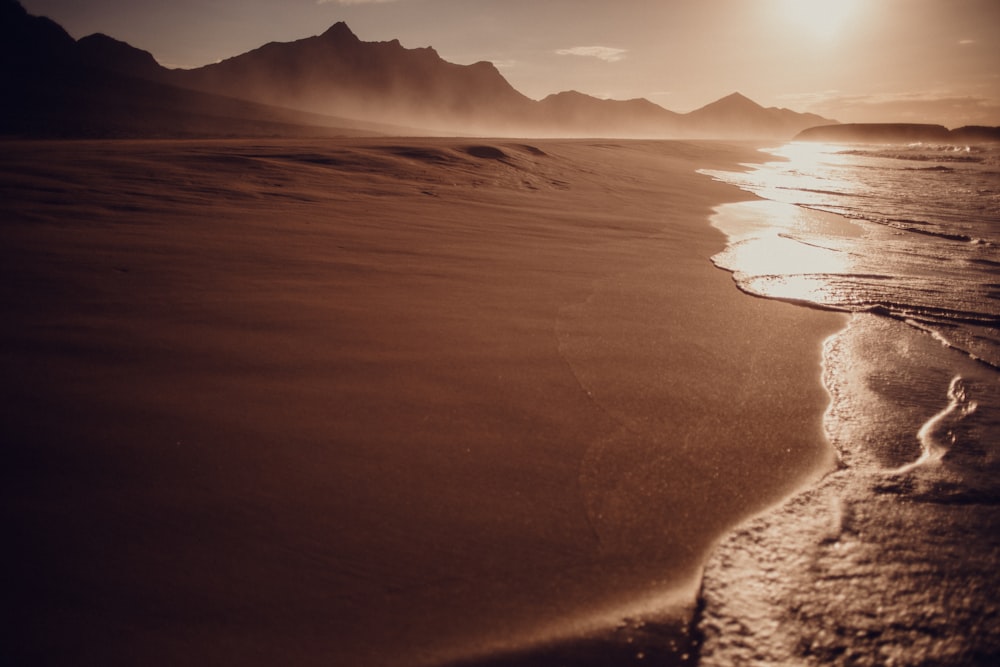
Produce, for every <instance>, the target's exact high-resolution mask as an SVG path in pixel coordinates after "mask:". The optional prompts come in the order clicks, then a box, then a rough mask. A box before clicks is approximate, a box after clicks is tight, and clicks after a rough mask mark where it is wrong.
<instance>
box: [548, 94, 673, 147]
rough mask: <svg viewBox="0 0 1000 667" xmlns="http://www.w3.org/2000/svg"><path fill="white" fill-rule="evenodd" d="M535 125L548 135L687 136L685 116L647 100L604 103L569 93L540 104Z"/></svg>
mask: <svg viewBox="0 0 1000 667" xmlns="http://www.w3.org/2000/svg"><path fill="white" fill-rule="evenodd" d="M534 116H535V121H534V122H535V123H536V124H537V125H538V126H539V127H540V128H541V129H544V130H546V131H547V132H549V133H551V134H554V135H560V134H569V135H573V134H575V135H578V136H581V135H582V136H639V137H648V136H663V135H671V134H673V135H681V134H684V130H683V128H682V123H681V115H680V114H678V113H674V112H673V111H668V110H667V109H664V108H663V107H661V106H658V105H656V104H653V103H652V102H650V101H649V100H646V99H635V100H602V99H598V98H596V97H591V96H590V95H585V94H583V93H579V92H576V91H575V90H570V91H565V92H562V93H556V94H554V95H549V96H548V97H546V98H545V99H543V100H542V101H541V102H539V103H538V105H537V110H536V111H535V114H534Z"/></svg>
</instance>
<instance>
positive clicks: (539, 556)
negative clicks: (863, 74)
mask: <svg viewBox="0 0 1000 667" xmlns="http://www.w3.org/2000/svg"><path fill="white" fill-rule="evenodd" d="M749 155H750V148H748V147H739V146H727V145H723V144H714V143H682V142H597V141H558V142H555V141H540V142H532V143H531V145H526V144H520V143H516V142H509V141H502V142H497V141H483V140H476V141H469V140H439V139H433V140H431V139H391V140H389V139H377V140H376V139H342V140H329V141H326V140H324V141H304V140H303V141H280V140H274V141H268V140H261V141H220V142H210V141H197V142H193V141H192V142H180V141H175V142H171V141H155V142H138V141H136V142H125V141H122V142H47V143H43V142H36V143H19V142H8V143H5V144H4V145H3V151H2V153H0V217H2V220H3V227H4V231H3V233H4V243H3V249H2V250H0V253H2V262H0V277H2V280H0V303H2V307H3V311H4V317H3V322H2V324H0V340H2V343H3V344H2V346H0V349H2V351H3V352H2V360H3V361H2V364H3V366H2V370H3V377H4V378H5V380H4V383H3V394H2V401H0V404H2V406H3V407H2V412H3V420H4V424H5V431H6V435H5V441H6V442H5V447H4V457H5V463H4V466H3V470H4V473H3V474H4V479H3V485H2V488H3V503H2V507H3V508H4V510H3V512H4V523H5V525H7V526H9V527H10V532H9V536H10V538H11V539H10V540H9V542H8V543H9V544H10V545H12V546H11V547H9V548H10V549H11V551H12V553H13V554H14V561H15V567H14V568H12V569H11V570H9V572H12V573H15V575H14V577H13V580H12V581H11V582H10V583H9V585H8V590H9V591H10V592H9V594H8V597H9V604H12V605H13V606H14V608H15V609H16V610H17V618H16V622H15V627H14V636H15V637H16V638H17V639H16V640H15V641H14V642H12V643H10V644H9V645H8V646H7V647H6V648H5V651H6V652H8V653H10V654H11V657H12V658H13V659H14V664H29V663H30V664H46V663H48V664H69V663H72V664H102V665H110V664H149V665H156V664H164V665H166V664H177V663H179V662H182V661H189V660H192V659H195V658H197V661H198V662H203V663H211V664H242V665H247V664H275V663H285V664H296V665H310V664H317V665H319V664H322V665H328V664H352V665H439V664H445V663H449V662H450V663H457V662H469V661H477V660H478V661H483V662H489V661H490V660H494V661H496V660H499V661H501V662H508V663H509V662H511V661H521V662H523V663H524V664H545V663H547V662H551V661H550V660H549V658H550V657H552V656H559V657H560V660H562V662H564V663H566V664H602V662H601V661H602V660H603V658H602V657H601V656H607V655H616V656H624V657H623V658H622V659H623V660H625V659H627V660H628V661H636V662H640V661H643V660H645V661H646V664H648V663H649V662H650V661H651V660H653V659H657V660H660V661H661V662H662V663H663V664H673V663H680V662H684V661H685V656H686V658H687V659H688V660H693V659H694V658H695V655H696V652H697V646H694V645H693V644H691V643H690V641H689V639H688V638H687V636H686V635H685V632H684V630H685V628H686V623H687V621H688V620H689V619H690V617H691V614H692V613H693V608H694V605H695V600H696V594H697V591H698V588H699V585H700V572H701V567H702V564H703V562H704V560H705V559H706V557H707V555H708V552H709V550H710V548H711V546H712V545H713V543H714V542H715V541H716V540H718V539H719V538H720V536H721V535H722V534H723V533H724V532H725V531H726V530H728V529H729V528H731V527H732V526H734V525H736V524H737V523H739V522H740V521H742V520H743V519H745V518H747V517H748V516H751V515H753V514H755V513H757V512H760V511H761V510H763V509H765V508H767V507H769V506H771V505H773V504H774V503H776V502H778V501H779V500H781V499H782V498H784V497H786V496H787V495H788V494H790V493H791V492H793V491H794V490H796V489H797V488H800V487H801V486H802V485H803V484H805V483H807V482H808V481H810V480H814V479H816V478H818V477H819V476H820V475H821V474H822V473H823V472H825V471H827V470H829V469H830V466H831V465H832V453H831V450H830V449H829V447H828V445H827V444H826V442H825V439H824V436H823V433H822V412H823V410H824V408H825V407H826V404H827V401H828V397H827V394H826V392H825V391H824V389H823V388H822V386H821V384H820V382H819V379H820V343H821V341H822V340H823V339H825V338H826V337H827V336H829V335H830V334H832V333H833V332H834V331H836V330H838V329H839V328H841V326H842V325H843V323H844V320H843V318H842V317H841V316H839V315H834V314H830V313H822V312H818V311H812V310H807V309H804V308H799V307H796V306H792V305H788V304H783V303H779V302H774V301H766V300H763V299H756V298H752V297H748V296H746V295H744V294H742V293H740V292H739V291H738V290H737V289H736V287H735V286H734V285H733V283H732V281H731V279H730V276H729V275H728V274H726V273H725V272H723V271H720V270H718V269H716V268H715V267H714V266H712V264H711V262H710V261H709V258H710V257H711V256H712V255H713V254H715V253H716V252H718V251H719V250H721V249H722V247H723V244H724V237H723V236H722V234H720V233H719V232H718V231H716V230H714V229H712V228H711V227H710V226H709V224H708V217H709V215H710V213H711V208H712V206H714V205H716V204H719V203H721V202H725V201H734V200H737V199H741V198H744V197H745V195H744V194H743V193H741V192H739V191H737V190H736V189H734V188H731V187H729V186H726V185H722V184H719V183H715V182H713V181H711V180H710V179H709V178H707V177H705V176H701V175H698V174H697V173H695V170H696V169H699V168H731V167H732V166H733V165H734V164H736V163H739V162H743V161H747V160H748V158H749ZM671 639H672V640H673V641H674V647H671V645H670V640H671ZM640 645H641V646H642V647H644V648H633V647H638V646H640ZM595 656H596V657H595ZM553 659H554V658H553ZM533 661H534V662H533Z"/></svg>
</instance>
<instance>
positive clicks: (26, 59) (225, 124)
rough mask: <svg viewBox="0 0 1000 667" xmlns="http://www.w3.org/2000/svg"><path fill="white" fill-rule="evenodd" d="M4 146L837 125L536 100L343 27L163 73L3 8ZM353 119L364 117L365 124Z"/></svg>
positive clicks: (563, 96) (737, 103) (732, 110)
mask: <svg viewBox="0 0 1000 667" xmlns="http://www.w3.org/2000/svg"><path fill="white" fill-rule="evenodd" d="M0 85H2V86H3V88H4V89H5V90H6V91H8V93H9V94H7V95H5V101H3V102H0V134H3V135H8V136H9V135H20V136H248V135H252V136H272V135H274V136H290V135H291V136H332V135H352V134H353V135H358V134H410V135H418V134H429V135H491V136H499V135H505V136H514V135H517V136H604V137H650V138H671V137H701V138H728V139H762V138H766V139H789V138H791V137H792V136H794V135H795V134H797V133H798V132H800V131H801V130H804V129H806V128H808V127H812V126H816V125H829V124H831V123H834V122H835V121H831V120H829V119H825V118H822V117H820V116H817V115H814V114H803V113H797V112H794V111H790V110H787V109H778V108H773V107H772V108H764V107H762V106H760V105H758V104H756V103H755V102H753V101H752V100H750V99H748V98H746V97H744V96H743V95H740V94H739V93H733V94H732V95H729V96H727V97H724V98H722V99H720V100H718V101H716V102H713V103H712V104H709V105H707V106H705V107H702V108H701V109H698V110H696V111H692V112H690V113H686V114H680V113H675V112H673V111H669V110H667V109H664V108H663V107H660V106H658V105H656V104H654V103H652V102H650V101H648V100H645V99H634V100H605V99H599V98H596V97H592V96H589V95H585V94H583V93H579V92H575V91H567V92H561V93H558V94H554V95H550V96H548V97H546V98H544V99H542V100H533V99H531V98H529V97H527V96H525V95H523V94H521V93H520V92H518V91H517V90H515V89H514V87H513V86H511V84H510V83H509V82H508V81H507V80H506V79H505V78H504V77H503V75H502V74H501V73H500V71H499V70H498V69H497V68H496V67H495V66H494V65H493V64H492V63H489V62H478V63H475V64H472V65H457V64H454V63H450V62H447V61H445V60H444V59H442V58H441V57H440V56H439V55H438V53H437V52H436V51H435V50H434V49H432V48H417V49H409V48H405V47H403V46H402V45H401V44H400V43H399V41H398V40H393V41H390V42H365V41H362V40H360V39H359V38H358V37H357V36H356V35H355V34H354V33H353V32H352V31H351V30H350V28H349V27H348V26H347V25H346V24H345V23H336V24H334V25H333V26H332V27H331V28H329V29H328V30H327V31H326V32H324V33H323V34H321V35H318V36H315V37H309V38H306V39H301V40H297V41H294V42H286V43H278V42H272V43H269V44H265V45H263V46H261V47H259V48H257V49H254V50H252V51H249V52H247V53H244V54H241V55H238V56H235V57H232V58H229V59H226V60H223V61H221V62H218V63H215V64H211V65H207V66H205V67H200V68H196V69H189V70H184V69H168V68H165V67H163V66H161V65H160V64H159V63H157V62H156V60H155V59H154V58H153V56H152V55H151V54H150V53H148V52H146V51H143V50H141V49H139V48H136V47H134V46H132V45H130V44H127V43H125V42H121V41H118V40H116V39H113V38H112V37H109V36H107V35H103V34H94V35H90V36H87V37H84V38H82V39H80V40H74V39H73V38H72V37H71V36H70V35H69V34H68V33H67V32H66V31H65V30H64V29H63V28H62V27H61V26H59V25H58V24H57V23H55V22H54V21H51V20H50V19H48V18H44V17H36V16H31V15H29V14H28V13H27V12H26V11H25V10H24V8H23V7H22V6H21V5H20V3H18V2H16V1H15V0H0ZM358 119H364V120H363V121H362V120H358Z"/></svg>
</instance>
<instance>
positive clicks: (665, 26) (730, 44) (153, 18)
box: [22, 0, 1000, 126]
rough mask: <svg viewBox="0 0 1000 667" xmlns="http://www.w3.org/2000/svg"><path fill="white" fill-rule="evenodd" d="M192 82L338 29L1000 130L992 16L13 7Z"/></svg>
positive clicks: (261, 1) (221, 3)
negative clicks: (105, 39)
mask: <svg viewBox="0 0 1000 667" xmlns="http://www.w3.org/2000/svg"><path fill="white" fill-rule="evenodd" d="M22 4H23V5H24V6H25V8H26V9H27V10H28V11H29V12H31V13H32V14H40V15H45V16H49V17H51V18H52V19H54V20H56V21H57V22H59V23H60V24H62V25H63V27H65V28H66V29H67V30H68V31H69V32H70V34H72V35H73V36H74V37H77V38H79V37H83V36H85V35H88V34H90V33H93V32H104V33H107V34H109V35H111V36H112V37H116V38H118V39H122V40H124V41H127V42H129V43H130V44H132V45H134V46H138V47H140V48H143V49H146V50H147V51H150V52H152V54H153V55H154V56H155V57H156V59H157V60H158V61H159V62H160V63H162V64H164V65H167V66H174V67H177V66H180V67H194V66H199V65H204V64H207V63H210V62H214V61H216V60H220V59H222V58H226V57H229V56H233V55H237V54H240V53H243V52H245V51H248V50H250V49H252V48H255V47H257V46H260V45H262V44H264V43H266V42H269V41H292V40H295V39H300V38H303V37H309V36H312V35H316V34H319V33H322V32H323V31H325V30H326V28H328V27H329V26H330V25H332V24H333V23H334V22H336V21H346V22H347V24H348V25H349V26H350V27H351V29H352V30H353V31H354V32H355V34H357V35H358V37H360V38H361V39H363V40H365V41H383V40H390V39H399V40H400V42H402V44H403V45H404V46H406V47H409V48H416V47H423V46H433V47H434V48H435V49H436V50H437V51H438V53H440V54H441V57H443V58H444V59H445V60H449V61H451V62H456V63H461V64H469V63H473V62H476V61H479V60H489V61H492V62H493V63H495V64H496V65H497V66H498V67H499V68H500V70H501V72H503V74H504V76H505V77H506V78H507V79H508V80H509V81H510V82H511V84H513V85H514V87H515V88H517V89H518V90H520V91H521V92H523V93H524V94H526V95H528V96H529V97H533V98H536V99H540V98H542V97H544V96H546V95H548V94H550V93H555V92H560V91H563V90H571V89H572V90H579V91H581V92H584V93H588V94H591V95H596V96H598V97H611V98H615V99H629V98H634V97H645V98H648V99H650V100H652V101H653V102H656V103H657V104H660V105H662V106H664V107H667V108H668V109H672V110H674V111H681V112H684V111H690V110H692V109H695V108H697V107H700V106H703V105H704V104H707V103H709V102H712V101H714V100H716V99H718V98H720V97H722V96H724V95H727V94H729V93H731V92H734V91H739V92H741V93H743V94H745V95H747V96H748V97H750V98H752V99H754V100H756V101H757V102H759V103H761V104H764V105H765V106H783V107H789V108H792V109H795V110H797V111H813V112H816V113H820V114H823V115H825V116H827V117H830V118H835V119H837V120H840V121H844V122H851V121H854V122H858V121H911V122H940V123H943V124H945V125H949V126H956V125H964V124H973V123H975V124H989V125H1000V0H169V1H164V0H22Z"/></svg>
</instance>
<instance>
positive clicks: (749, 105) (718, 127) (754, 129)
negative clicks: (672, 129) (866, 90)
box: [683, 93, 830, 139]
mask: <svg viewBox="0 0 1000 667" xmlns="http://www.w3.org/2000/svg"><path fill="white" fill-rule="evenodd" d="M829 122H830V121H829V120H828V119H826V118H823V117H822V116H817V115H816V114H809V113H798V112H796V111H790V110H789V109H780V108H777V107H770V108H764V107H762V106H761V105H759V104H757V103H756V102H754V101H753V100H751V99H749V98H747V97H744V96H743V95H741V94H740V93H733V94H732V95H729V96H727V97H724V98H722V99H721V100H718V101H716V102H712V103H711V104H708V105H706V106H704V107H702V108H700V109H696V110H695V111H692V112H690V113H688V114H685V116H684V117H683V127H684V128H685V129H686V130H687V132H688V133H689V134H692V135H695V136H701V137H715V138H720V139H731V138H746V139H751V138H760V139H765V138H788V137H791V136H793V135H795V134H796V133H797V132H799V131H801V130H803V129H804V128H807V127H811V126H813V125H816V124H817V123H829Z"/></svg>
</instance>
